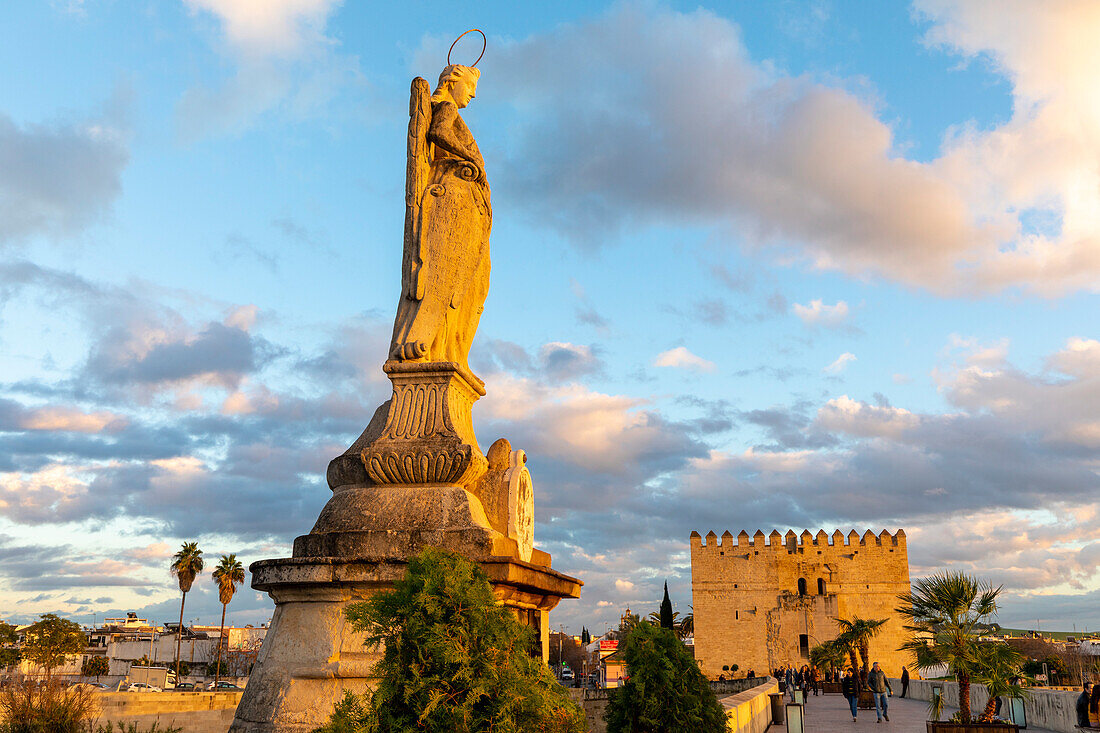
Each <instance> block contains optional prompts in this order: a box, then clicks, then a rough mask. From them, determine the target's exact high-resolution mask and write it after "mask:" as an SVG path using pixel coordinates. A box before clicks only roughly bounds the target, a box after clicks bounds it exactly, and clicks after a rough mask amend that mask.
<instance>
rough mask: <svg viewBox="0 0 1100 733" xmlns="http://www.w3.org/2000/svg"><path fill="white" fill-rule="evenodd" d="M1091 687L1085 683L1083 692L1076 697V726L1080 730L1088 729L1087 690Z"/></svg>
mask: <svg viewBox="0 0 1100 733" xmlns="http://www.w3.org/2000/svg"><path fill="white" fill-rule="evenodd" d="M1091 687H1092V685H1090V684H1089V683H1088V682H1086V683H1085V688H1084V692H1082V693H1081V694H1080V695H1078V697H1077V725H1079V726H1081V727H1082V728H1088V727H1089V690H1090V689H1091Z"/></svg>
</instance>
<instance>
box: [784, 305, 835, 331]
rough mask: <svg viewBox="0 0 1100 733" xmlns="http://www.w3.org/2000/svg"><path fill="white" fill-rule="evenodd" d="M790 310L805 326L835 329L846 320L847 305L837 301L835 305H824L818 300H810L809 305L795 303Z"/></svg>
mask: <svg viewBox="0 0 1100 733" xmlns="http://www.w3.org/2000/svg"><path fill="white" fill-rule="evenodd" d="M791 310H792V311H793V312H794V314H795V315H796V316H798V317H799V318H800V319H802V322H803V323H805V324H806V325H807V326H824V327H826V328H836V327H837V326H842V325H844V323H845V321H847V320H848V315H849V312H848V304H847V303H845V302H844V301H843V300H838V301H837V302H836V304H835V305H826V304H825V303H823V302H822V301H821V300H820V299H816V300H811V301H810V304H809V305H802V304H801V303H795V304H793V305H792V306H791Z"/></svg>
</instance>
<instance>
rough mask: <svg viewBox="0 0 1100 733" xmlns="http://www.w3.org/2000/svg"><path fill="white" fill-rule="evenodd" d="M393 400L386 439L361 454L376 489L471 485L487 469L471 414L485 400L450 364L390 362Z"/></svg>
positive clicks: (471, 379)
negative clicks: (404, 486) (388, 486)
mask: <svg viewBox="0 0 1100 733" xmlns="http://www.w3.org/2000/svg"><path fill="white" fill-rule="evenodd" d="M382 370H383V371H385V372H386V374H388V375H389V377H390V381H391V382H393V398H392V399H391V400H390V408H389V414H388V415H387V416H386V425H385V427H384V428H383V430H382V434H381V435H380V436H379V437H378V438H376V439H375V440H374V441H373V442H372V443H371V444H370V445H368V446H366V447H365V448H364V450H363V452H362V459H363V465H364V466H365V467H366V470H367V475H368V476H369V477H370V480H371V482H372V483H375V484H380V485H394V484H396V485H406V486H408V485H417V484H420V485H423V484H434V485H439V484H444V485H448V484H449V485H452V486H463V485H471V484H473V483H474V482H476V481H477V480H478V479H479V478H480V477H481V476H482V474H484V473H485V469H486V467H487V466H488V462H487V461H486V459H485V455H484V454H483V453H482V452H481V448H479V447H478V444H477V437H476V436H475V435H474V426H473V422H472V420H471V417H470V411H471V409H472V408H473V406H474V403H475V402H476V401H477V400H478V398H480V397H481V396H483V395H484V394H485V386H484V385H483V384H482V382H481V380H480V379H478V378H477V377H475V376H474V375H473V374H470V373H469V372H466V371H464V370H462V369H460V367H459V366H458V365H457V364H454V363H451V362H445V361H444V362H400V361H392V360H391V361H387V362H386V364H385V365H384V366H383V367H382Z"/></svg>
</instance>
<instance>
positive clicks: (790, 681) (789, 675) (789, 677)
mask: <svg viewBox="0 0 1100 733" xmlns="http://www.w3.org/2000/svg"><path fill="white" fill-rule="evenodd" d="M783 680H784V681H785V682H786V683H787V694H788V695H790V696H791V702H794V666H793V665H790V664H788V665H787V671H786V672H785V673H784V674H783Z"/></svg>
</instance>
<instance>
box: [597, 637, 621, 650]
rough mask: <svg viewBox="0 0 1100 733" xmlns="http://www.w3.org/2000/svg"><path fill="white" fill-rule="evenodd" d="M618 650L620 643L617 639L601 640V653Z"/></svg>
mask: <svg viewBox="0 0 1100 733" xmlns="http://www.w3.org/2000/svg"><path fill="white" fill-rule="evenodd" d="M618 648H619V642H618V640H617V639H600V651H601V652H613V651H615V650H616V649H618Z"/></svg>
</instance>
